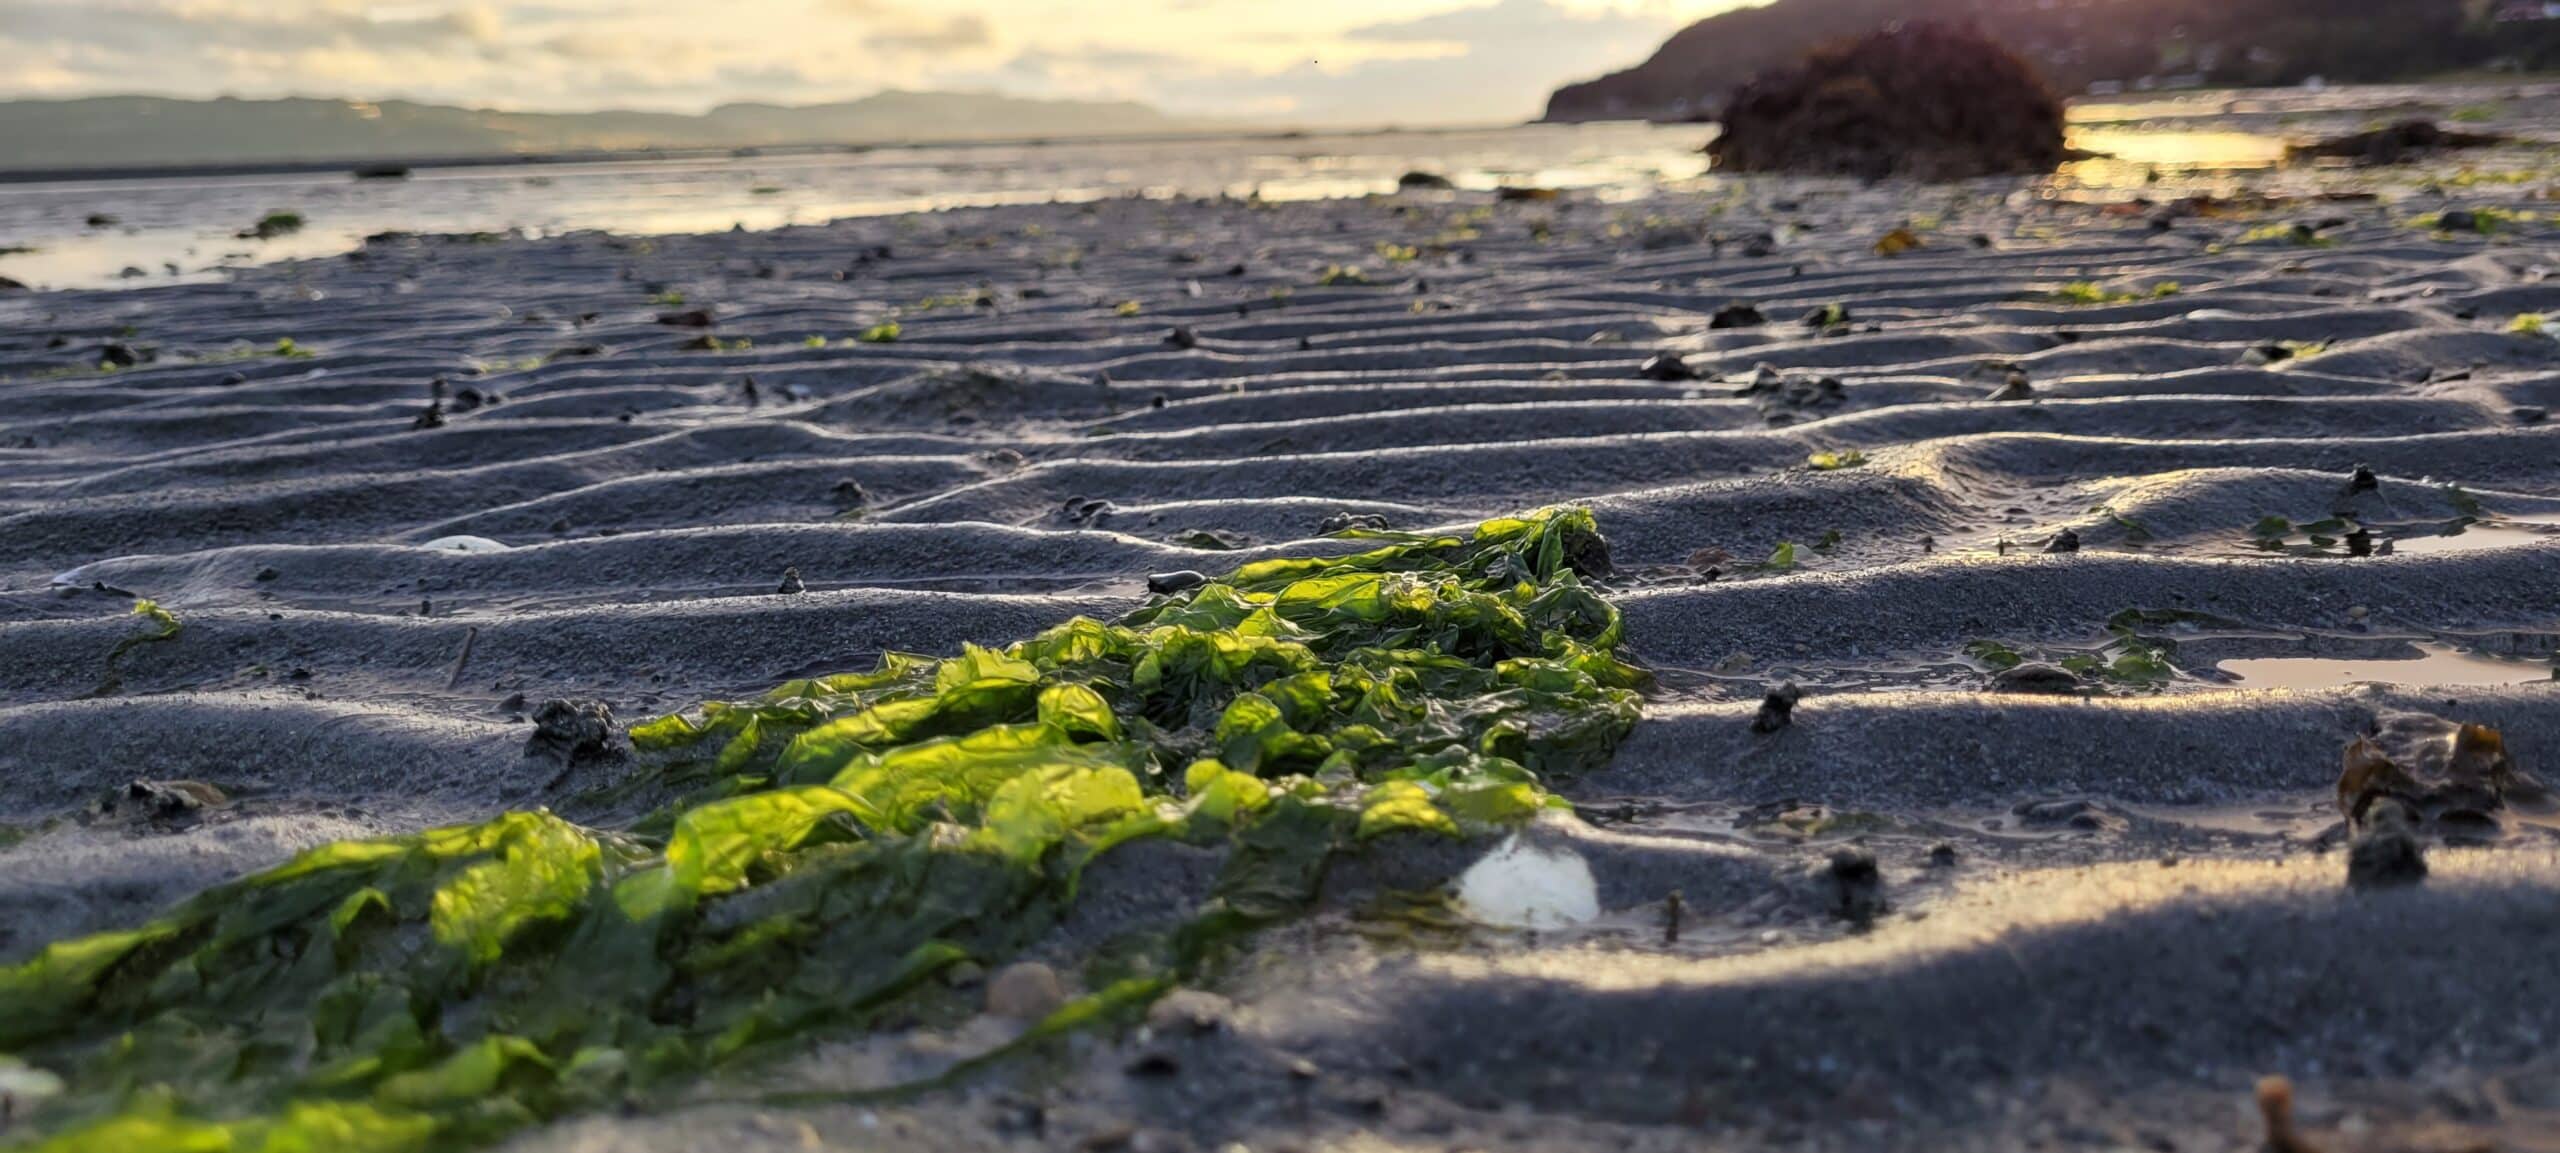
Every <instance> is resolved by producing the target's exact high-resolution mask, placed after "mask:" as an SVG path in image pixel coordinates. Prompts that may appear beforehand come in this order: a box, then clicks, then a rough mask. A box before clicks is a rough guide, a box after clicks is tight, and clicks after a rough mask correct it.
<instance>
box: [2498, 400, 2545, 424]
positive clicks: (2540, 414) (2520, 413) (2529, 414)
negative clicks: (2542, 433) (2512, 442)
mask: <svg viewBox="0 0 2560 1153" xmlns="http://www.w3.org/2000/svg"><path fill="white" fill-rule="evenodd" d="M2507 415H2508V416H2509V417H2511V418H2513V419H2514V420H2515V422H2516V423H2517V424H2540V423H2542V422H2543V421H2546V420H2549V419H2551V410H2549V409H2546V408H2544V407H2542V406H2541V405H2538V404H2520V405H2517V406H2516V407H2514V408H2511V409H2508V410H2507Z"/></svg>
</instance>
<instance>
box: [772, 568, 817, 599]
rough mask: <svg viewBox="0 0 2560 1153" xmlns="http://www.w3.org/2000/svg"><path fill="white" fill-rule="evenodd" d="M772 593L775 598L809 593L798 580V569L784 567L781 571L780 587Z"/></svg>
mask: <svg viewBox="0 0 2560 1153" xmlns="http://www.w3.org/2000/svg"><path fill="white" fill-rule="evenodd" d="M773 591H774V595H776V596H791V595H793V594H795V593H805V592H807V591H809V586H808V585H807V584H805V583H803V582H802V581H801V580H800V570H799V569H798V568H796V567H786V568H784V569H783V570H782V586H781V587H780V588H777V589H775V590H773Z"/></svg>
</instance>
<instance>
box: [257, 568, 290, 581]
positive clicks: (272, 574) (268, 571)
mask: <svg viewBox="0 0 2560 1153" xmlns="http://www.w3.org/2000/svg"><path fill="white" fill-rule="evenodd" d="M283 575H284V574H283V573H280V572H277V571H276V570H275V569H274V568H273V567H268V568H262V569H259V570H258V575H257V578H256V579H258V580H262V581H271V580H275V579H277V578H278V577H281V576H283Z"/></svg>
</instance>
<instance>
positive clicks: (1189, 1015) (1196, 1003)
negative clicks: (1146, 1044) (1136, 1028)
mask: <svg viewBox="0 0 2560 1153" xmlns="http://www.w3.org/2000/svg"><path fill="white" fill-rule="evenodd" d="M1234 1011H1235V1003H1234V1002H1231V1001H1229V1000H1227V999H1226V998H1224V997H1221V996H1219V995H1217V994H1215V993H1211V992H1207V991H1205V990H1201V989H1176V990H1174V991H1172V992H1170V993H1167V994H1165V995H1164V996H1162V997H1159V998H1157V999H1156V1003H1155V1004H1153V1005H1150V1006H1148V1007H1147V1027H1148V1028H1150V1029H1153V1030H1155V1031H1156V1032H1157V1033H1159V1034H1163V1035H1166V1036H1179V1035H1182V1034H1197V1033H1214V1032H1217V1031H1218V1030H1219V1029H1220V1028H1221V1027H1223V1026H1224V1025H1225V1024H1226V1023H1227V1016H1228V1015H1229V1014H1230V1013H1233V1012H1234Z"/></svg>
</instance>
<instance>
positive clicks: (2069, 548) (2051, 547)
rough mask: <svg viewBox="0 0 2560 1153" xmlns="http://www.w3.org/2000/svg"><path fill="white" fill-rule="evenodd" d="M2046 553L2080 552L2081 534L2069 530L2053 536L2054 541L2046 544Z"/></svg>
mask: <svg viewBox="0 0 2560 1153" xmlns="http://www.w3.org/2000/svg"><path fill="white" fill-rule="evenodd" d="M2044 551H2046V552H2078V551H2080V534H2079V533H2078V532H2077V531H2075V530H2072V529H2067V528H2066V529H2064V530H2062V531H2061V532H2058V533H2055V534H2053V539H2052V540H2049V541H2046V542H2045V544H2044Z"/></svg>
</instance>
